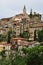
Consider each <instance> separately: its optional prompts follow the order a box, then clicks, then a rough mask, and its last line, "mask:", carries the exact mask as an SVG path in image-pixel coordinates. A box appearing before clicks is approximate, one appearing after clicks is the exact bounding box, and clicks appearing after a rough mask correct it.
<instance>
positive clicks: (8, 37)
mask: <svg viewBox="0 0 43 65" xmlns="http://www.w3.org/2000/svg"><path fill="white" fill-rule="evenodd" d="M10 39H11V32H10V31H9V32H8V34H7V43H10Z"/></svg>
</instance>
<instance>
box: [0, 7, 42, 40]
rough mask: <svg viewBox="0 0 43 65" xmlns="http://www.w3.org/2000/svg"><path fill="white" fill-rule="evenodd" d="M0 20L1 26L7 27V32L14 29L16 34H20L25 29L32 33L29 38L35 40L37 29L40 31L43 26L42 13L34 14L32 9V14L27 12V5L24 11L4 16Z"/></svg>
mask: <svg viewBox="0 0 43 65" xmlns="http://www.w3.org/2000/svg"><path fill="white" fill-rule="evenodd" d="M0 21H1V23H0V28H1V27H2V28H5V30H6V32H8V31H9V30H10V29H12V31H14V32H15V35H16V36H19V35H20V33H23V32H24V31H28V32H29V33H30V38H29V40H34V32H35V30H36V31H38V30H41V29H42V28H43V22H42V21H41V14H39V13H36V12H34V14H33V13H32V9H31V11H30V14H27V12H26V7H25V6H24V8H23V13H21V14H18V15H15V16H13V17H10V18H3V19H1V20H0ZM36 34H37V32H36ZM37 37H38V36H37Z"/></svg>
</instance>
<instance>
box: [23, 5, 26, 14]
mask: <svg viewBox="0 0 43 65" xmlns="http://www.w3.org/2000/svg"><path fill="white" fill-rule="evenodd" d="M23 14H26V7H25V5H24V8H23Z"/></svg>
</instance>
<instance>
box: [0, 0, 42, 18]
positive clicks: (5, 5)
mask: <svg viewBox="0 0 43 65" xmlns="http://www.w3.org/2000/svg"><path fill="white" fill-rule="evenodd" d="M24 5H26V8H27V12H28V13H29V12H30V8H32V9H33V11H37V12H41V13H43V0H0V18H3V17H9V16H13V15H15V14H18V13H20V12H22V9H23V6H24Z"/></svg>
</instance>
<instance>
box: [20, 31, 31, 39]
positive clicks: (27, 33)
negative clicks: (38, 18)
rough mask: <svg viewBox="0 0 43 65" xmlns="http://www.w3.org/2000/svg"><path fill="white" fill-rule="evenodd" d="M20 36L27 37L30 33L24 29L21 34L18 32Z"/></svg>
mask: <svg viewBox="0 0 43 65" xmlns="http://www.w3.org/2000/svg"><path fill="white" fill-rule="evenodd" d="M20 36H21V37H23V38H29V36H30V34H29V32H28V31H24V32H23V34H20Z"/></svg>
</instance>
